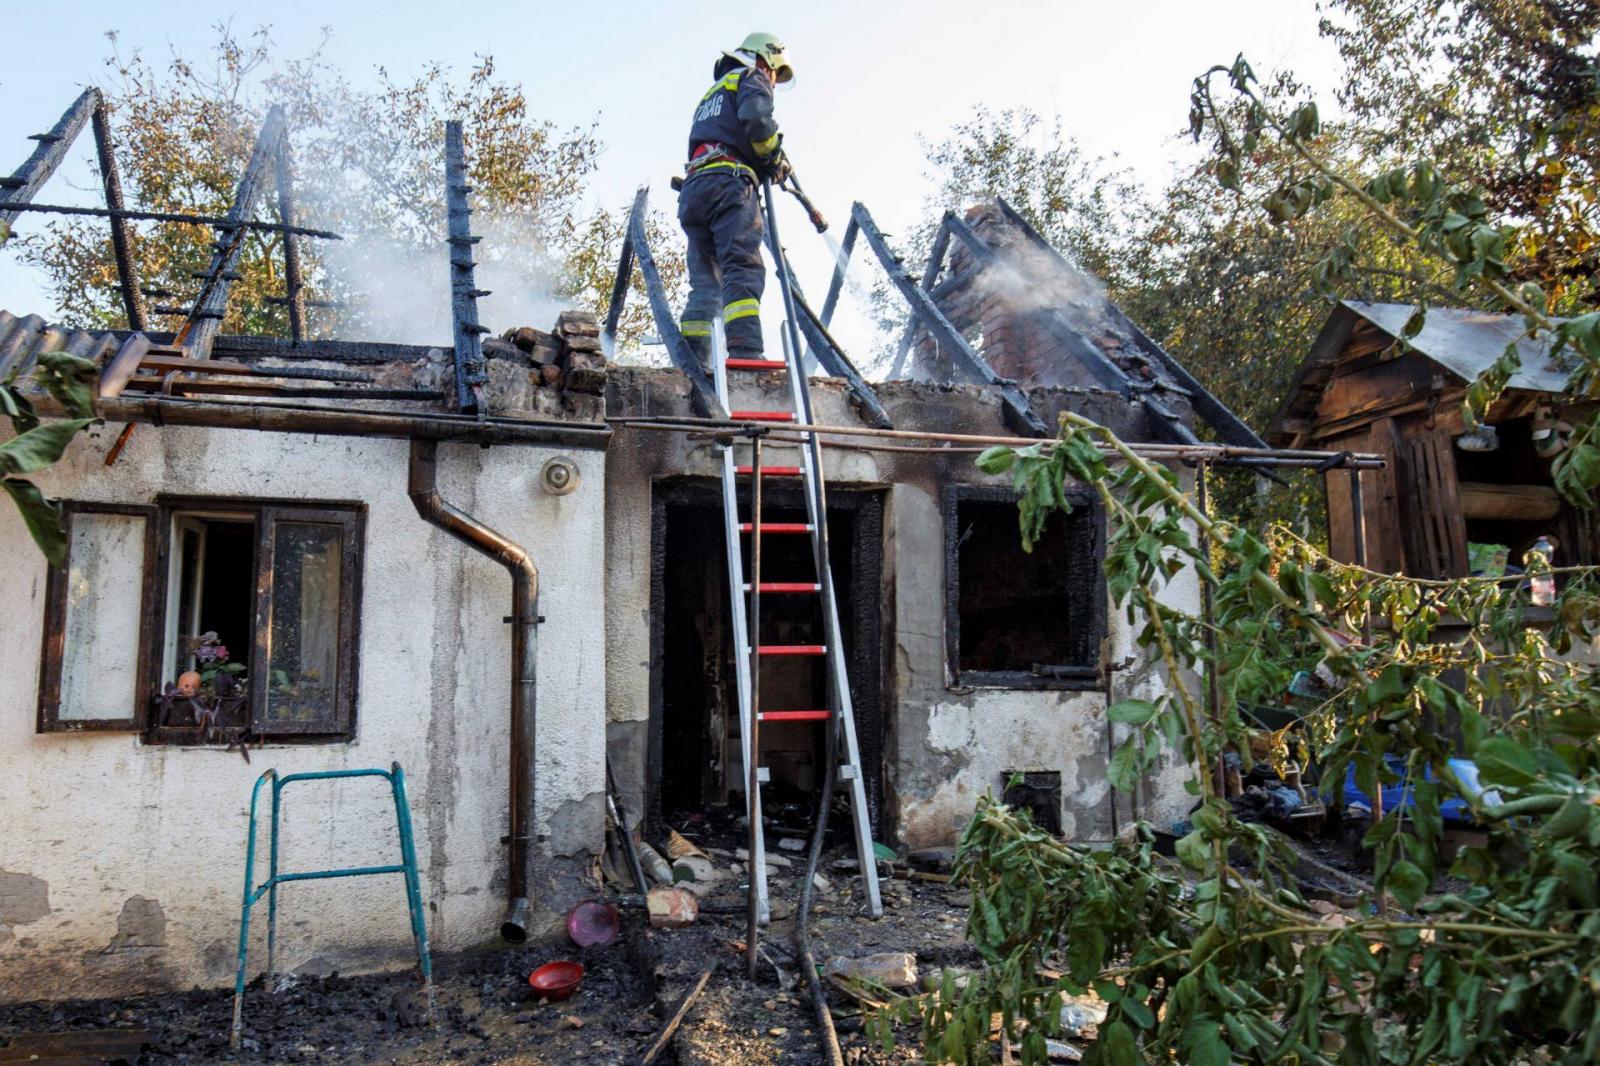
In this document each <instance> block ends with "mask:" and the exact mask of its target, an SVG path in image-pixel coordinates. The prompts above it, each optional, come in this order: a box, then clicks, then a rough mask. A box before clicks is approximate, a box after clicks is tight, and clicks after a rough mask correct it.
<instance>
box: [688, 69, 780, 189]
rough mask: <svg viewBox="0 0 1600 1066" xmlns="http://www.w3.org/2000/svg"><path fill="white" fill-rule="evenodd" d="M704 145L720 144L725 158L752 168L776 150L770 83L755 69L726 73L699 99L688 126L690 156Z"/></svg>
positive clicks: (776, 127)
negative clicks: (728, 156) (726, 156)
mask: <svg viewBox="0 0 1600 1066" xmlns="http://www.w3.org/2000/svg"><path fill="white" fill-rule="evenodd" d="M704 144H720V145H721V146H722V147H723V150H724V152H725V153H726V154H727V155H730V156H732V157H733V158H734V159H737V160H738V161H739V162H741V163H744V164H745V165H746V166H749V167H755V168H759V167H760V166H761V165H762V163H763V162H765V160H766V159H767V157H769V156H771V155H772V153H773V152H774V151H776V150H777V147H778V123H777V121H776V120H775V119H774V118H773V117H772V82H770V81H769V80H767V76H766V75H765V74H764V73H762V72H761V71H760V70H759V69H749V70H747V69H745V68H743V67H738V68H735V69H733V70H730V71H728V72H726V73H725V74H723V75H722V76H721V77H719V78H718V79H717V80H716V81H715V82H714V83H713V84H712V86H711V88H709V89H707V90H706V92H705V95H704V96H702V97H701V98H700V102H699V103H698V104H696V105H695V112H694V123H693V124H692V125H691V126H690V127H689V155H690V157H691V158H693V156H694V153H695V150H696V149H697V148H699V147H700V146H701V145H704Z"/></svg>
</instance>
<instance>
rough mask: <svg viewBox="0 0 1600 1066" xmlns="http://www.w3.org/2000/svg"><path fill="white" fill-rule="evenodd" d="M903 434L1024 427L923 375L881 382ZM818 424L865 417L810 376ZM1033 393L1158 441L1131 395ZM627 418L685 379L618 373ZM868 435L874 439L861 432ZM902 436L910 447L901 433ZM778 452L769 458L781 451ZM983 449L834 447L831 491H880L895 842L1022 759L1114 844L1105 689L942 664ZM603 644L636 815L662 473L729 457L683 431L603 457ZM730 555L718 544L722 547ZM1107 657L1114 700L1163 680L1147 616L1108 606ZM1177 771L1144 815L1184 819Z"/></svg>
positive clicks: (672, 409) (756, 381) (918, 837)
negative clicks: (951, 549)
mask: <svg viewBox="0 0 1600 1066" xmlns="http://www.w3.org/2000/svg"><path fill="white" fill-rule="evenodd" d="M740 387H741V390H742V391H740V392H736V393H735V394H734V396H733V403H734V406H735V407H738V408H744V409H762V408H767V407H771V408H778V407H786V406H787V401H786V393H785V392H784V389H785V385H784V381H783V378H782V376H781V375H760V376H756V377H753V378H751V379H748V380H746V381H744V382H742V383H741V386H740ZM876 389H877V392H878V396H879V399H880V400H881V401H882V403H883V405H884V407H885V408H886V409H887V410H888V411H889V413H890V415H891V417H892V418H893V419H894V422H895V425H896V426H897V427H899V428H902V429H925V430H938V431H941V432H946V433H966V434H984V435H1002V436H1011V435H1012V434H1010V433H1009V432H1008V431H1007V430H1006V428H1005V423H1004V420H1003V418H1002V416H1001V409H1000V403H999V399H998V397H997V395H996V394H995V393H994V392H992V391H990V390H986V389H981V388H976V387H970V386H954V387H941V386H933V385H926V384H917V383H912V382H889V383H884V384H881V385H878V386H876ZM812 391H813V401H814V404H815V407H816V420H817V421H818V422H819V423H823V424H831V425H859V424H861V423H860V420H859V419H858V418H857V417H856V415H855V414H854V412H853V410H852V408H851V406H850V403H849V399H848V394H847V393H846V392H844V391H843V389H842V388H840V387H838V383H837V382H833V381H820V380H818V381H814V382H813V385H812ZM1032 398H1033V400H1034V403H1035V405H1036V409H1038V410H1039V411H1040V412H1041V414H1042V415H1044V416H1045V417H1046V420H1047V422H1053V420H1054V415H1055V414H1056V413H1057V412H1059V411H1060V410H1062V409H1064V408H1069V407H1070V408H1071V409H1072V410H1075V411H1079V412H1081V413H1083V414H1085V415H1087V416H1089V417H1092V418H1095V419H1096V420H1098V421H1101V422H1103V423H1105V424H1107V425H1109V426H1111V427H1112V428H1113V429H1114V430H1116V431H1117V432H1119V433H1120V434H1123V435H1126V436H1128V437H1130V438H1131V439H1147V437H1146V427H1145V425H1144V418H1143V414H1142V412H1141V411H1140V410H1139V409H1138V408H1137V407H1133V406H1130V405H1128V404H1127V403H1126V402H1125V401H1123V400H1121V399H1119V398H1116V397H1113V396H1110V395H1108V394H1105V393H1100V392H1097V391H1095V390H1086V389H1038V390H1033V393H1032ZM607 409H608V411H610V412H611V413H613V414H619V413H626V414H630V415H644V414H650V415H687V414H689V413H690V410H689V404H688V394H687V385H686V383H685V382H684V379H683V378H682V377H681V376H680V375H678V374H676V373H674V372H671V371H655V370H613V372H612V374H611V378H610V383H609V390H608V394H607ZM860 443H865V442H860ZM889 443H894V444H905V443H907V442H904V441H896V442H889ZM773 451H774V448H771V447H769V449H768V454H767V457H766V460H765V461H766V462H769V463H782V462H785V460H784V459H783V458H782V457H781V455H775V454H773ZM974 458H975V455H974V452H973V450H959V449H953V450H950V451H949V452H947V453H944V454H940V453H936V452H934V453H930V452H920V451H918V452H912V451H898V452H897V451H888V450H870V451H869V450H862V449H858V448H852V447H848V446H835V445H832V444H829V445H825V446H824V462H825V465H826V474H827V479H828V486H829V489H830V491H834V492H839V491H844V490H851V491H875V492H880V493H882V494H883V499H884V504H883V515H884V517H883V531H882V535H883V539H884V543H883V554H882V580H881V593H882V596H883V602H882V610H881V617H882V625H883V628H884V641H885V645H886V650H885V656H884V664H883V677H882V685H883V700H882V702H883V718H884V728H885V738H884V740H885V746H884V767H883V776H884V781H885V794H886V795H885V813H886V815H887V825H888V826H889V827H890V830H891V835H892V837H893V839H894V841H895V842H897V843H898V844H900V845H903V846H908V847H913V848H915V847H931V846H942V845H948V844H951V843H954V841H955V839H956V837H957V835H958V834H959V832H960V829H961V827H962V826H963V825H964V824H965V822H966V820H967V818H968V817H969V816H970V815H971V813H972V809H973V806H974V804H975V802H976V800H977V797H978V796H979V795H981V794H982V793H983V792H984V791H986V790H993V791H994V792H995V793H996V794H999V792H1000V791H1001V789H1002V787H1003V786H1004V784H1005V779H1006V775H1007V773H1008V772H1010V771H1017V770H1023V771H1026V770H1051V771H1056V772H1059V773H1060V774H1061V782H1062V790H1061V792H1062V812H1061V823H1062V827H1063V830H1064V832H1065V833H1066V834H1067V835H1068V836H1069V837H1072V838H1074V839H1077V840H1084V841H1103V840H1108V839H1110V838H1111V836H1112V835H1113V832H1114V829H1115V827H1116V825H1117V824H1119V822H1120V823H1121V824H1126V821H1127V819H1128V817H1129V815H1130V813H1131V810H1130V807H1131V804H1132V802H1133V800H1132V798H1128V797H1125V798H1123V800H1122V807H1121V808H1120V811H1119V812H1118V813H1114V812H1113V809H1112V800H1113V797H1112V795H1111V790H1110V787H1109V785H1108V783H1107V781H1106V776H1105V773H1106V765H1107V762H1108V759H1109V755H1110V751H1111V746H1112V744H1113V743H1114V742H1116V741H1117V740H1119V739H1120V737H1117V736H1112V735H1108V733H1107V723H1106V720H1105V714H1104V711H1105V707H1106V691H1105V687H1104V685H1103V684H1102V685H1098V686H1097V687H1095V688H1093V689H1090V690H1087V691H1086V690H1084V689H1083V688H1082V687H1081V686H1080V687H1079V688H1077V689H1044V690H1039V689H1035V690H1020V689H1013V688H976V687H974V688H960V687H955V686H954V685H952V683H951V678H950V675H949V673H948V671H947V669H946V653H947V647H946V619H947V612H946V601H945V560H946V543H945V528H946V522H945V513H946V512H945V505H946V497H947V494H948V493H949V490H950V488H951V487H952V486H956V485H978V486H1004V485H1006V484H1008V482H1007V481H1006V480H1005V479H1003V478H994V477H990V476H988V475H985V474H983V473H982V472H981V471H979V470H978V469H977V468H976V467H975V466H974V465H973V460H974ZM606 461H607V486H608V493H607V498H606V524H607V538H606V552H607V556H606V599H607V612H606V640H607V648H608V651H609V655H608V666H607V702H608V713H607V720H608V723H609V724H608V733H609V741H610V751H611V757H612V760H613V766H614V768H615V769H616V771H617V775H618V778H619V781H620V783H621V786H622V788H623V791H624V793H625V794H626V796H627V797H628V798H629V800H630V801H631V802H632V804H633V805H634V809H635V810H641V809H648V806H649V805H648V803H647V790H648V788H649V786H650V781H651V777H652V774H651V767H650V765H649V759H650V752H651V744H650V716H651V710H652V705H653V696H652V678H653V677H659V673H660V670H661V663H660V662H658V661H655V660H654V659H653V658H652V643H651V632H652V625H653V624H655V620H654V619H653V617H652V603H651V588H652V575H651V567H652V564H653V562H654V563H655V564H656V565H659V558H660V555H659V553H654V552H653V551H652V514H651V500H652V496H653V493H654V492H655V491H656V488H657V486H658V485H661V484H665V483H668V482H672V483H681V482H682V480H683V479H685V478H699V479H704V481H705V482H706V483H708V484H714V480H715V478H716V477H717V476H718V474H719V472H720V465H719V463H720V460H719V458H718V455H717V452H716V449H715V447H714V446H713V445H711V444H709V443H707V442H703V441H694V440H690V439H687V438H686V437H685V435H684V434H681V433H662V432H656V431H650V430H642V429H621V430H619V431H618V432H617V434H616V436H615V437H614V438H613V440H612V443H611V446H610V449H609V450H608V453H607V460H606ZM707 550H708V551H715V552H717V553H718V554H719V555H720V553H721V550H722V549H721V547H720V546H719V545H710V546H708V549H707ZM1190 577H1192V575H1186V576H1184V577H1181V578H1180V580H1179V581H1178V582H1176V583H1175V585H1174V586H1173V587H1172V588H1171V589H1169V592H1168V594H1169V595H1170V596H1171V597H1172V598H1173V599H1174V601H1175V602H1176V604H1177V605H1180V606H1182V607H1184V608H1185V609H1197V603H1198V586H1197V585H1196V584H1195V583H1194V582H1193V581H1192V580H1190V579H1189V578H1190ZM1107 617H1108V622H1109V629H1108V632H1107V645H1108V651H1107V655H1106V658H1107V661H1108V662H1110V663H1111V664H1113V666H1114V667H1115V669H1114V670H1113V671H1112V682H1111V685H1112V688H1113V698H1115V699H1122V698H1128V697H1137V696H1141V695H1143V696H1149V695H1151V694H1152V693H1153V692H1154V691H1158V690H1159V689H1160V688H1161V687H1162V686H1163V685H1164V684H1165V680H1164V677H1163V674H1162V672H1161V671H1160V670H1159V669H1158V668H1157V667H1156V666H1155V665H1154V664H1152V663H1150V662H1149V661H1148V660H1147V659H1146V658H1145V657H1144V655H1143V654H1142V653H1141V652H1139V651H1138V650H1137V649H1136V648H1135V647H1134V641H1133V636H1134V633H1136V632H1137V630H1136V628H1130V627H1129V626H1128V625H1127V623H1126V619H1125V616H1123V615H1122V614H1121V612H1118V611H1114V610H1113V611H1108V612H1107ZM1178 772H1179V771H1178V770H1176V769H1175V768H1171V767H1168V768H1166V769H1164V770H1162V771H1160V772H1158V773H1157V774H1155V775H1153V776H1152V778H1151V779H1150V780H1149V781H1148V782H1147V787H1146V789H1145V790H1144V795H1143V796H1141V797H1139V799H1140V800H1141V801H1142V803H1143V808H1142V811H1141V813H1142V814H1144V815H1145V816H1148V817H1154V818H1156V819H1158V820H1170V818H1171V817H1177V816H1181V811H1182V809H1183V805H1184V799H1185V794H1184V793H1183V791H1182V788H1181V778H1179V777H1177V776H1175V774H1176V773H1178Z"/></svg>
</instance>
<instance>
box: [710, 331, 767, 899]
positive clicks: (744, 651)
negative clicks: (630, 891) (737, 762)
mask: <svg viewBox="0 0 1600 1066" xmlns="http://www.w3.org/2000/svg"><path fill="white" fill-rule="evenodd" d="M726 358H727V341H726V339H725V337H724V335H723V332H722V316H721V315H720V314H719V315H717V316H716V317H715V318H713V320H712V323H711V372H712V380H713V383H714V385H715V388H716V392H717V400H718V402H719V403H721V404H722V409H723V410H724V411H726V410H728V409H729V408H728V369H727V367H726V366H725V365H724V363H725V362H726ZM750 520H751V523H752V525H753V526H754V528H755V529H756V530H759V529H760V524H761V516H760V515H752V516H751V519H750ZM740 524H741V523H740V521H739V481H738V475H737V459H736V457H735V456H734V449H733V445H732V444H731V443H730V444H728V445H727V446H726V447H724V448H723V449H722V529H723V536H724V537H725V538H726V540H727V544H728V552H727V555H728V605H729V610H730V614H731V617H730V623H731V625H730V628H731V629H732V630H733V673H734V688H735V690H736V692H737V694H738V703H739V706H738V715H739V751H740V755H741V757H742V758H743V759H744V765H743V767H742V769H743V770H744V775H743V776H744V777H745V779H746V780H747V781H748V780H749V779H750V778H751V777H752V776H756V775H758V774H759V770H758V766H759V763H760V758H759V756H760V753H759V752H756V751H752V750H751V745H750V738H751V736H752V735H754V728H753V726H752V720H751V710H752V707H753V700H752V689H751V684H750V680H751V679H750V651H751V645H750V637H751V633H750V629H749V623H748V620H747V617H746V613H745V603H744V551H743V545H742V544H741V542H740V539H739V526H740ZM759 535H760V534H759V532H755V533H752V536H759ZM744 791H745V814H746V816H747V817H748V818H749V819H750V827H751V834H752V836H753V838H754V841H755V844H756V848H755V849H752V850H751V852H750V854H751V855H752V856H756V855H761V856H765V854H766V840H765V831H764V827H763V826H762V824H761V790H760V789H759V788H751V787H749V785H748V784H747V785H746V786H745V790H744ZM750 868H751V873H750V876H751V883H752V884H754V885H755V891H756V906H757V910H758V912H759V914H760V919H761V921H762V922H763V923H764V922H766V921H768V920H769V918H770V917H771V913H772V910H771V903H770V902H769V898H768V892H767V864H766V862H765V861H761V862H754V861H753V862H752V863H751V864H750Z"/></svg>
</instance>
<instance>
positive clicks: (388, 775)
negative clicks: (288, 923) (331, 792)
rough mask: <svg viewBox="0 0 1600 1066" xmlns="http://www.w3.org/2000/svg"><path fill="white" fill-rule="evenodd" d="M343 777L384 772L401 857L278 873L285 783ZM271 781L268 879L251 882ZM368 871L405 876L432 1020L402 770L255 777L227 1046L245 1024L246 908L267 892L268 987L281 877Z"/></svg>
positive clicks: (429, 965) (429, 969)
mask: <svg viewBox="0 0 1600 1066" xmlns="http://www.w3.org/2000/svg"><path fill="white" fill-rule="evenodd" d="M346 777H382V778H384V779H386V780H387V781H388V782H389V790H390V792H391V793H392V794H393V796H394V816H395V822H396V825H397V826H398V828H399V831H400V862H399V863H398V864H397V865H394V866H349V867H345V868H343V869H338V870H310V871H307V872H304V873H286V874H284V873H279V872H278V826H279V823H280V821H281V811H282V795H283V789H284V786H285V785H288V784H291V783H293V782H295V781H329V780H336V779H339V778H346ZM269 779H270V780H271V781H272V845H271V851H270V858H269V860H268V872H267V879H266V880H265V881H263V882H262V883H261V884H260V885H256V884H255V867H256V823H257V817H256V815H257V812H258V810H259V809H260V804H261V786H262V785H264V784H266V783H267V781H268V780H269ZM369 874H404V875H405V880H406V906H407V908H408V909H409V910H410V912H411V938H412V940H414V941H415V942H416V945H417V970H418V972H419V973H420V974H421V976H422V988H423V992H424V993H425V995H426V996H427V1002H428V1018H429V1020H430V1022H431V1021H432V1019H433V960H432V957H431V956H430V955H429V954H428V925H427V921H426V919H425V918H424V916H423V913H422V889H421V887H420V885H419V883H418V879H417V849H416V844H415V843H414V841H413V840H412V835H411V808H410V806H409V805H408V804H407V802H406V775H405V771H404V770H402V769H400V764H399V763H391V764H390V767H389V769H387V770H377V769H372V770H323V771H318V772H315V773H302V774H288V775H286V776H284V777H279V776H278V771H277V770H275V769H269V770H267V771H266V772H265V773H263V774H262V775H261V776H260V777H258V778H256V784H255V788H254V789H252V790H251V793H250V835H249V837H248V838H247V840H246V844H245V853H244V903H243V905H242V906H241V908H240V910H239V972H238V975H237V976H236V977H235V979H234V985H233V1034H232V1037H231V1039H230V1041H229V1044H230V1046H231V1047H232V1048H233V1049H234V1050H235V1051H237V1050H238V1048H239V1038H240V1035H241V1033H242V1031H243V1024H244V1013H243V1012H244V979H245V965H246V963H247V961H248V959H249V954H250V908H251V907H252V906H254V905H255V904H256V903H258V902H260V900H261V897H262V896H266V897H267V974H266V977H267V985H268V987H271V985H272V979H273V964H274V962H275V958H274V956H275V950H276V946H277V944H276V941H277V932H278V886H279V885H280V884H282V883H283V882H285V881H317V880H322V879H325V878H331V877H365V876H367V875H369Z"/></svg>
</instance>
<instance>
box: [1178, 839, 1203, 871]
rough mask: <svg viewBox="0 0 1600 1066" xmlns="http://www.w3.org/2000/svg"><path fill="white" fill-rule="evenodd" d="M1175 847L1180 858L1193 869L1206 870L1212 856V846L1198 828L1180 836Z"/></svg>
mask: <svg viewBox="0 0 1600 1066" xmlns="http://www.w3.org/2000/svg"><path fill="white" fill-rule="evenodd" d="M1175 848H1176V850H1177V853H1178V859H1179V860H1180V861H1181V862H1182V863H1183V864H1184V865H1185V866H1187V867H1189V868H1190V869H1192V870H1204V869H1205V868H1206V862H1207V861H1208V860H1209V859H1210V858H1211V846H1210V845H1209V844H1207V843H1206V838H1205V837H1204V836H1202V835H1201V834H1200V833H1199V831H1198V830H1197V831H1195V832H1193V833H1188V834H1186V835H1184V836H1181V837H1179V838H1178V843H1177V844H1176V845H1175Z"/></svg>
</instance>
